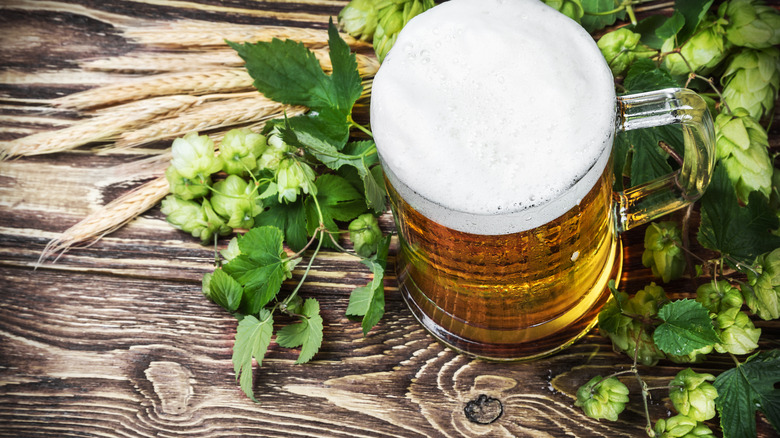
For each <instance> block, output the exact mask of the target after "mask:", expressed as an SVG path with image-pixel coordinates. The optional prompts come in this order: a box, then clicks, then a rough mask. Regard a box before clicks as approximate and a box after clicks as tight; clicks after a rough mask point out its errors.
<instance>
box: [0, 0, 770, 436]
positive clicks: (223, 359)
mask: <svg viewBox="0 0 780 438" xmlns="http://www.w3.org/2000/svg"><path fill="white" fill-rule="evenodd" d="M345 3H346V2H345V1H327V0H323V1H314V0H311V1H299V2H286V1H264V2H255V1H250V0H230V1H216V0H201V1H175V0H136V1H130V0H126V1H111V2H104V1H100V0H67V1H23V0H8V1H5V2H3V3H2V4H0V46H1V47H3V50H2V51H0V140H11V139H14V138H19V137H22V136H25V135H28V134H31V133H34V132H43V131H49V130H54V129H57V128H59V127H64V126H68V125H69V124H72V123H74V122H75V121H77V120H79V119H81V118H82V117H83V115H82V114H80V113H77V112H75V111H69V110H62V109H57V108H55V107H53V106H51V105H50V104H51V102H52V101H53V100H54V99H56V98H58V97H60V96H63V95H67V94H70V93H73V92H75V91H80V90H85V89H89V88H92V87H95V86H98V85H101V84H111V83H115V82H117V81H120V80H124V79H127V78H128V77H138V76H139V75H146V74H150V73H149V72H148V71H145V72H130V73H128V72H127V71H113V70H97V69H94V70H88V69H85V68H84V65H86V63H87V62H89V61H94V60H98V59H105V58H108V57H118V56H125V55H132V54H134V55H139V54H146V53H151V52H149V51H148V46H144V44H142V43H139V42H138V41H137V40H134V39H131V38H128V37H127V36H126V34H125V32H126V31H127V29H130V28H138V27H139V26H141V25H145V26H154V25H162V24H165V23H170V22H172V21H174V20H190V21H194V22H211V23H224V24H230V25H235V26H266V25H274V26H293V27H300V28H308V29H320V30H322V29H324V28H325V27H326V25H327V22H328V19H329V18H330V17H331V16H334V15H336V14H337V13H338V11H339V10H340V8H341V7H342V6H343V5H344V4H345ZM166 44H167V43H166ZM155 50H161V49H160V48H157V49H155ZM166 50H167V49H166ZM360 50H365V47H362V48H360ZM366 53H367V52H366ZM778 129H780V128H778V123H777V122H775V123H774V124H773V125H772V131H771V133H770V141H771V142H772V145H773V147H774V148H777V147H778V146H780V143H778V138H779V137H780V136H778ZM93 146H99V145H88V146H85V147H81V148H78V149H76V150H74V151H70V152H65V153H58V154H52V155H45V156H36V157H26V158H22V159H15V160H10V161H2V162H0V279H2V280H1V281H0V437H50V436H56V437H85V436H89V437H175V436H198V437H232V436H263V437H301V436H307V437H308V436H317V437H319V436H322V437H325V436H327V437H399V436H404V437H456V436H471V437H494V436H497V437H500V436H547V437H561V436H569V437H607V436H609V437H612V436H624V437H633V436H642V434H643V428H644V416H643V414H642V410H643V408H642V404H641V402H640V400H639V398H638V397H633V398H632V401H631V403H630V404H629V408H628V411H629V412H628V413H627V414H626V415H623V416H622V417H621V419H620V420H619V421H618V422H616V423H610V422H606V421H595V420H592V419H589V418H587V417H585V416H584V415H583V414H582V413H581V412H580V410H579V409H578V408H576V407H574V406H573V403H574V393H575V391H576V389H577V387H578V386H579V385H581V384H583V383H584V382H586V381H587V380H589V379H590V378H591V377H592V376H593V375H595V374H602V375H603V374H607V373H609V372H611V371H614V370H619V369H626V368H628V367H629V366H630V364H631V361H630V360H629V359H628V358H627V357H626V356H623V355H618V354H615V353H613V352H612V349H611V345H610V343H609V342H608V341H607V340H605V339H604V338H602V337H600V336H599V335H598V334H597V333H591V334H589V335H588V336H586V337H585V338H584V339H582V340H581V341H580V342H578V343H576V344H575V345H574V346H572V347H571V348H569V349H567V350H566V351H564V352H563V353H561V354H558V355H555V356H553V357H550V358H546V359H541V360H537V361H534V362H529V363H510V364H499V363H491V362H485V361H480V360H475V359H471V358H468V357H466V356H462V355H458V354H456V353H454V352H452V351H450V350H448V349H446V348H444V347H443V346H441V345H440V344H438V343H437V342H435V341H434V340H433V338H431V337H430V336H429V335H428V334H427V333H426V332H425V331H424V330H423V329H422V328H421V327H420V326H419V325H418V324H417V323H416V322H415V321H414V319H413V318H412V316H411V315H410V314H409V312H408V311H407V309H406V308H405V305H404V303H403V302H402V300H401V298H400V295H399V293H398V291H397V282H396V279H395V277H394V276H393V275H392V265H391V266H390V269H389V270H388V272H389V274H388V276H387V277H386V279H385V287H386V291H387V292H386V299H387V304H386V315H385V317H384V318H383V319H382V321H381V322H380V323H379V325H378V326H377V327H376V328H375V329H374V330H372V331H371V332H370V333H369V334H368V336H365V337H364V336H363V334H362V331H361V327H360V324H359V322H355V321H351V320H349V319H347V318H346V317H345V310H346V307H347V302H348V297H349V293H350V292H351V290H352V289H353V288H354V287H356V286H358V285H362V284H365V283H366V282H368V280H369V279H370V272H369V271H368V270H367V269H366V268H365V267H364V266H363V265H361V264H360V263H359V262H358V261H357V260H356V259H354V258H352V257H350V256H348V255H344V254H340V253H336V252H325V253H324V254H322V255H321V257H319V258H318V259H317V260H316V263H315V264H314V267H313V270H312V272H311V274H310V277H309V281H308V282H307V283H306V285H305V286H304V288H303V289H302V291H301V294H302V295H303V296H306V297H315V298H317V300H319V301H320V303H321V308H322V313H323V319H324V327H325V334H324V342H323V345H322V348H321V350H320V352H319V353H318V354H317V355H316V356H315V359H314V360H313V361H312V362H310V363H308V364H306V365H294V362H295V359H296V357H297V351H296V350H289V349H284V348H280V347H279V346H278V345H276V344H275V343H272V344H271V347H270V348H269V352H268V355H267V357H266V359H265V360H264V361H263V365H262V367H260V368H258V369H256V370H255V372H254V378H255V388H254V389H255V394H256V395H257V397H258V400H259V402H258V403H253V402H252V401H250V400H249V399H247V398H246V397H245V396H244V394H243V393H242V392H241V390H240V389H239V387H238V385H237V384H236V381H235V375H234V373H233V366H232V363H231V351H232V346H233V341H234V336H235V329H236V321H235V319H234V318H232V317H231V316H230V315H228V314H227V313H226V312H224V311H222V310H221V309H220V308H219V307H218V306H216V305H214V304H212V303H211V302H209V301H208V300H207V299H205V298H204V297H203V296H202V294H201V291H200V279H201V277H202V275H203V273H205V272H208V271H210V270H211V269H212V266H213V260H214V254H213V249H212V248H209V247H204V246H201V245H200V244H198V243H197V242H196V241H194V240H193V239H192V238H190V236H188V235H187V234H185V233H181V232H179V231H176V230H174V229H173V228H172V227H170V226H169V225H168V224H167V223H166V222H165V220H164V217H163V215H162V214H161V213H160V211H159V208H153V209H151V210H149V211H148V212H146V213H144V214H143V215H141V216H140V217H139V218H137V219H136V220H134V221H132V222H131V223H130V224H128V225H127V226H125V227H123V228H122V229H120V230H119V231H117V232H115V233H112V234H110V235H108V236H105V237H104V238H102V239H101V240H100V241H98V242H97V243H95V244H94V245H91V246H87V247H82V248H77V249H73V250H71V251H69V252H67V253H65V254H64V255H62V257H61V258H60V259H59V260H58V261H57V262H56V263H51V262H49V263H44V264H43V265H41V266H39V267H37V269H35V267H36V264H37V261H38V257H39V256H40V253H41V251H42V250H43V249H44V247H45V246H46V244H47V243H48V242H49V240H50V239H52V238H54V237H56V236H57V235H58V233H60V232H62V231H64V230H65V229H67V228H68V227H70V226H71V225H73V224H75V223H77V222H78V221H79V220H81V219H82V218H83V217H84V216H86V215H87V214H89V213H91V212H93V211H96V210H97V209H99V208H100V207H101V206H103V205H105V204H107V203H108V202H110V201H111V200H113V199H115V198H117V197H118V196H120V195H121V194H123V193H126V192H128V191H129V190H131V189H132V188H135V187H138V186H139V185H140V184H142V183H143V182H145V181H148V180H150V179H151V178H153V177H154V175H155V174H156V170H155V168H154V166H149V167H146V168H142V169H144V170H142V171H138V172H137V174H136V175H137V176H136V177H135V178H132V179H128V178H126V177H124V175H125V174H124V173H122V172H119V171H118V169H127V167H126V166H134V165H135V164H134V163H137V160H138V159H140V158H145V157H147V156H152V157H153V156H155V155H157V154H159V153H160V152H161V151H162V150H163V149H164V147H166V145H165V144H158V145H149V146H148V148H147V149H141V148H138V149H136V150H132V151H123V152H121V153H116V154H113V155H111V154H108V155H97V154H95V153H94V151H93ZM135 166H136V170H138V166H137V165H135ZM381 226H382V228H384V229H385V230H391V229H392V217H391V216H390V215H389V214H385V215H384V216H383V217H382V218H381ZM642 233H643V229H639V230H635V231H632V232H629V233H627V234H626V235H625V236H624V244H625V248H624V257H625V260H626V263H625V271H624V275H623V278H622V282H621V288H622V289H624V290H628V291H632V292H633V291H635V290H637V289H639V288H641V287H643V286H644V285H645V284H647V283H648V282H649V281H652V276H651V275H650V272H649V271H648V270H647V269H645V268H644V267H643V266H642V265H641V260H640V258H641V245H642V242H641V239H642ZM224 244H225V242H224V241H222V242H220V245H224ZM346 244H347V245H349V242H346ZM396 250H397V244H395V243H394V245H393V247H392V252H393V254H394V253H395V251H396ZM299 274H300V272H296V278H297V275H299ZM701 281H703V280H701V279H700V280H692V279H683V280H678V281H676V282H673V283H671V284H669V285H667V286H665V288H666V289H667V291H669V292H670V294H672V295H673V296H674V297H685V296H691V295H692V292H693V291H694V290H695V287H696V285H697V284H698V283H700V282H701ZM293 283H294V281H290V282H288V284H286V285H285V286H284V288H285V289H284V290H291V288H292V287H293ZM280 322H284V321H280ZM756 325H757V326H760V327H761V328H762V330H763V331H764V332H763V336H762V340H763V341H762V342H763V343H762V348H775V347H777V340H778V336H779V335H780V325H779V324H778V323H776V322H762V321H757V322H756ZM731 366H732V364H731V362H730V359H728V358H726V357H722V356H719V355H713V356H712V357H711V360H710V361H708V362H707V363H706V364H705V365H700V366H697V367H696V369H697V370H702V371H708V372H714V373H717V372H719V371H722V370H724V369H727V368H729V367H731ZM681 368H682V367H681V366H679V365H676V364H673V363H670V362H662V363H661V364H660V366H658V367H654V368H652V369H642V371H643V373H644V375H645V376H647V377H648V379H649V380H651V382H653V383H658V384H664V383H665V382H666V381H668V379H669V378H671V376H673V375H674V374H676V373H677V371H679V370H680V369H681ZM626 383H627V384H629V385H630V386H631V389H632V390H633V393H634V394H636V393H637V391H638V388H637V387H636V383H635V382H632V381H631V380H630V379H628V380H626ZM481 396H484V397H482V400H483V401H484V402H483V404H482V405H480V406H481V407H482V408H483V411H484V412H483V414H484V415H485V416H486V417H484V418H489V416H490V415H492V416H493V417H495V416H496V415H497V414H496V412H500V416H498V417H497V418H496V419H495V421H493V422H491V423H489V424H479V423H475V422H473V421H472V420H473V419H474V416H473V415H472V416H471V419H470V417H469V415H467V412H466V410H467V406H475V405H474V403H476V402H478V401H479V400H480V397H481ZM470 402H472V404H471V405H469V403H470ZM497 403H500V407H499V405H498V404H497ZM669 409H670V404H669V402H668V400H667V399H665V398H664V395H663V394H662V393H659V395H658V396H657V398H655V399H654V400H653V403H652V405H651V412H652V414H653V415H654V416H655V417H662V416H665V415H667V411H668V410H669ZM772 435H773V432H772V430H771V428H770V427H769V426H768V424H767V423H766V421H765V420H764V419H763V418H759V436H762V437H768V436H772Z"/></svg>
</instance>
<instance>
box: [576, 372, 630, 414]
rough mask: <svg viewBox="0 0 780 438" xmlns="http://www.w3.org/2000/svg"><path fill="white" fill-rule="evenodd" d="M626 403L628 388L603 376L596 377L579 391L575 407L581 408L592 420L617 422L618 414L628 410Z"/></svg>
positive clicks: (612, 378)
mask: <svg viewBox="0 0 780 438" xmlns="http://www.w3.org/2000/svg"><path fill="white" fill-rule="evenodd" d="M626 403H628V388H627V387H626V385H624V384H623V382H621V381H620V380H618V379H616V378H614V377H610V378H607V379H602V377H601V376H596V377H594V378H592V379H590V381H589V382H588V383H586V384H584V385H582V386H580V388H579V389H578V390H577V401H576V402H575V403H574V406H578V407H581V408H582V411H583V412H584V413H585V415H587V416H588V417H590V418H594V419H596V420H600V419H602V418H606V419H607V420H610V421H617V419H618V414H620V413H621V412H623V410H624V409H625V408H626Z"/></svg>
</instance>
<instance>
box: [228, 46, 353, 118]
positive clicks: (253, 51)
mask: <svg viewBox="0 0 780 438" xmlns="http://www.w3.org/2000/svg"><path fill="white" fill-rule="evenodd" d="M228 45H230V47H232V48H233V50H235V51H236V52H238V55H239V56H240V57H241V58H242V59H243V60H244V62H245V63H246V69H247V71H248V72H249V75H250V76H251V77H252V79H253V80H254V86H255V88H257V90H258V91H260V92H261V93H263V95H265V97H267V98H269V99H271V100H274V101H276V102H281V103H286V104H289V105H303V106H306V107H309V108H312V109H321V108H330V107H337V106H338V101H337V99H336V98H335V97H334V96H335V94H336V92H335V91H336V90H335V87H334V86H333V82H332V81H331V80H330V78H329V77H328V76H327V75H326V74H325V72H323V71H322V67H321V66H320V62H319V61H318V60H317V58H316V57H315V56H314V53H312V52H311V51H310V50H309V49H307V48H306V47H305V46H304V45H303V43H299V42H296V41H293V40H284V41H282V40H279V39H276V38H274V39H272V40H271V41H270V42H267V41H261V42H258V43H243V44H238V43H234V42H231V41H228Z"/></svg>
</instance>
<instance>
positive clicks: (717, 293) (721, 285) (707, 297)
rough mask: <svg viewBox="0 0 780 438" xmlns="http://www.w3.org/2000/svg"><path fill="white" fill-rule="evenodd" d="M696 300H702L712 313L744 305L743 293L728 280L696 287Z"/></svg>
mask: <svg viewBox="0 0 780 438" xmlns="http://www.w3.org/2000/svg"><path fill="white" fill-rule="evenodd" d="M696 301H698V302H700V303H701V304H702V305H703V306H704V307H705V308H706V309H707V310H709V311H710V313H713V314H716V313H718V312H719V311H720V309H728V308H731V307H742V302H743V301H742V295H741V294H740V293H739V291H738V290H737V289H734V288H733V287H731V284H730V283H729V282H728V281H726V280H719V281H717V282H709V283H705V284H702V285H701V286H699V287H698V288H697V289H696Z"/></svg>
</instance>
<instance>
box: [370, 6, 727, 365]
mask: <svg viewBox="0 0 780 438" xmlns="http://www.w3.org/2000/svg"><path fill="white" fill-rule="evenodd" d="M671 123H680V124H682V125H683V130H684V138H685V156H686V157H685V163H683V168H682V169H681V170H680V172H678V173H675V174H672V175H668V176H667V177H664V178H662V179H659V180H658V181H655V182H653V183H652V184H650V185H648V186H643V187H641V188H639V189H636V190H633V191H627V192H625V193H623V192H620V193H614V192H613V191H612V186H613V179H614V178H613V171H612V159H611V153H612V141H613V137H614V134H615V132H616V130H628V129H636V128H643V127H648V126H657V125H664V124H671ZM371 128H372V132H373V134H374V139H375V141H376V144H377V150H378V152H379V156H380V160H381V163H382V167H383V169H384V172H385V178H386V183H387V188H388V193H389V195H390V199H391V202H392V208H393V214H394V218H395V222H396V226H397V229H398V236H399V241H400V253H399V257H398V260H397V274H398V280H399V288H400V291H401V293H402V295H403V297H404V299H405V300H406V302H407V304H408V306H409V308H410V310H411V311H412V313H413V314H414V316H415V317H416V318H417V319H418V320H419V321H420V323H421V324H422V325H423V326H424V327H425V328H427V329H428V330H429V331H430V332H431V333H432V334H433V335H434V336H436V337H437V338H439V339H440V340H442V341H443V342H445V343H446V344H448V345H449V346H451V347H453V348H455V349H456V350H458V351H462V352H466V353H469V354H471V355H475V356H478V357H484V358H489V359H495V360H517V359H529V358H534V357H539V356H543V355H546V354H550V353H553V352H555V351H558V350H560V349H562V348H564V347H566V346H568V345H570V344H571V343H573V342H574V341H576V340H577V339H578V338H579V337H581V336H582V335H584V334H585V333H586V332H587V331H588V330H589V329H590V328H591V327H592V326H593V324H594V321H595V318H596V315H597V314H598V312H599V310H600V309H601V308H602V307H603V305H604V304H605V302H606V301H607V300H609V298H610V291H609V288H608V287H607V284H608V282H609V280H610V279H618V278H619V277H620V271H621V266H622V258H621V245H620V239H619V232H621V231H623V230H625V229H628V228H630V227H631V226H634V225H636V224H639V223H641V222H643V221H647V220H651V219H653V218H654V217H657V216H659V215H661V214H664V213H666V212H669V211H671V210H673V209H675V208H679V207H680V206H682V205H684V204H686V203H689V202H691V200H693V199H697V198H698V196H700V195H701V193H702V192H703V190H704V188H705V187H706V185H707V182H708V180H709V173H710V171H711V168H712V165H713V163H712V161H713V155H712V153H711V151H712V143H713V141H712V138H713V134H712V129H711V120H710V119H709V114H708V113H707V112H706V105H705V104H704V102H703V100H701V98H699V97H698V96H696V95H695V94H694V93H692V92H689V91H687V90H677V89H672V90H662V91H659V92H653V93H647V94H640V95H634V96H628V97H621V98H616V96H615V92H614V79H613V77H612V74H611V72H610V70H609V67H608V66H607V64H606V62H605V60H604V58H603V56H602V55H601V52H600V51H599V49H598V47H597V46H596V44H595V42H594V41H593V38H592V37H591V36H590V35H589V34H588V33H587V32H586V31H585V30H584V29H582V27H581V26H579V25H578V24H577V23H575V22H574V21H572V20H570V19H569V18H567V17H565V16H564V15H562V14H560V13H558V12H557V11H555V10H553V9H552V8H549V7H548V6H546V5H544V4H543V3H542V2H539V1H537V0H512V1H501V0H451V1H449V2H446V3H442V4H440V5H438V6H436V7H434V8H432V9H430V10H429V11H426V12H425V13H423V14H421V15H419V16H417V17H415V18H413V19H412V20H411V21H410V22H409V23H408V24H407V25H406V27H404V29H403V30H402V32H401V33H400V35H399V36H398V39H397V40H396V42H395V45H394V46H393V48H392V49H391V51H390V52H389V54H388V55H387V57H386V58H385V59H384V61H383V64H382V66H381V68H380V69H379V72H378V73H377V75H376V77H375V79H374V84H373V89H372V100H371ZM690 157H694V158H690ZM659 192H670V194H669V196H666V197H652V198H650V197H649V196H650V195H654V194H656V193H659ZM659 199H661V200H663V201H658V200H659ZM637 206H641V208H637Z"/></svg>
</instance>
